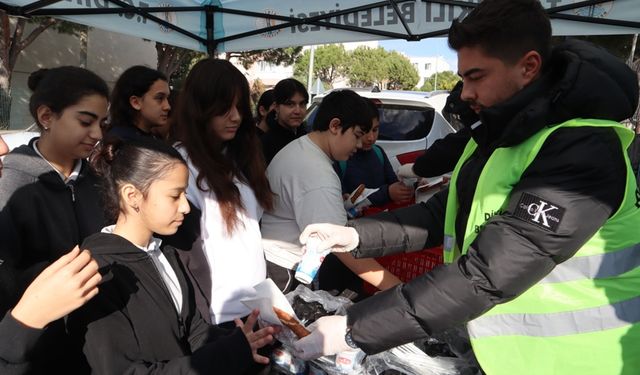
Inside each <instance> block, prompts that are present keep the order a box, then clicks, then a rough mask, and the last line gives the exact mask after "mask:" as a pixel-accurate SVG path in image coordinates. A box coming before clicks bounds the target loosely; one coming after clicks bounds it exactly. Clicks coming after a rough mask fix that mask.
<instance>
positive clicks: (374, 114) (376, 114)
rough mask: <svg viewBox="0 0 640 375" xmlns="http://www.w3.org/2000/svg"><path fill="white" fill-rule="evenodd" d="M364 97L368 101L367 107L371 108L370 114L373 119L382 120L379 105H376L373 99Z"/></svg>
mask: <svg viewBox="0 0 640 375" xmlns="http://www.w3.org/2000/svg"><path fill="white" fill-rule="evenodd" d="M363 99H364V100H365V102H366V103H367V108H369V115H370V116H371V120H373V119H376V120H380V112H378V106H377V105H376V103H375V102H374V101H373V100H371V99H367V98H363Z"/></svg>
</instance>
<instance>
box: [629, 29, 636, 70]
mask: <svg viewBox="0 0 640 375" xmlns="http://www.w3.org/2000/svg"><path fill="white" fill-rule="evenodd" d="M636 44H638V34H633V39H632V41H631V53H630V54H629V61H627V65H629V66H631V64H633V57H634V56H635V54H636Z"/></svg>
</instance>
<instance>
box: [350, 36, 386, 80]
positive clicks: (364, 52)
mask: <svg viewBox="0 0 640 375" xmlns="http://www.w3.org/2000/svg"><path fill="white" fill-rule="evenodd" d="M386 57H387V51H385V50H384V48H382V47H378V48H369V47H365V46H361V47H358V48H356V49H354V50H353V51H352V52H351V54H350V56H349V66H348V68H347V72H346V76H347V78H349V84H350V85H351V86H352V87H371V86H376V85H377V86H378V87H382V86H383V84H384V83H385V81H386V79H387V78H388V76H387V66H386Z"/></svg>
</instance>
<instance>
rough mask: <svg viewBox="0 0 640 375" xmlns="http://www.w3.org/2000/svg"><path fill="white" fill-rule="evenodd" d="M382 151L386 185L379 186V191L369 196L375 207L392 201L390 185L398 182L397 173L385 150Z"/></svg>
mask: <svg viewBox="0 0 640 375" xmlns="http://www.w3.org/2000/svg"><path fill="white" fill-rule="evenodd" d="M373 147H377V146H373ZM380 150H381V152H382V164H383V165H382V168H383V173H384V185H380V186H378V188H379V190H378V191H376V192H375V193H373V194H371V195H369V197H368V199H369V201H371V204H373V205H374V206H382V205H385V204H387V203H389V202H390V201H391V197H390V196H389V185H391V184H393V183H395V182H398V176H396V172H395V171H394V170H393V167H392V166H391V163H390V162H389V158H388V157H387V154H386V153H385V152H384V150H382V149H380ZM376 159H377V158H376ZM376 162H378V160H376Z"/></svg>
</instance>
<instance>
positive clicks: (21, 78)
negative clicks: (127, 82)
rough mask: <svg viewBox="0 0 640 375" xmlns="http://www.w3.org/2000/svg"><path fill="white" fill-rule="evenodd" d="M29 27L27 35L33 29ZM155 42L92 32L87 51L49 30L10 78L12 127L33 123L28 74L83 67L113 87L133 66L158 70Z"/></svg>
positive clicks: (24, 55) (24, 53) (74, 40)
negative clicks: (69, 67) (67, 66)
mask: <svg viewBox="0 0 640 375" xmlns="http://www.w3.org/2000/svg"><path fill="white" fill-rule="evenodd" d="M30 27H31V26H27V30H26V31H25V35H26V34H27V33H28V32H29V31H30V30H31V29H30ZM156 62H157V53H156V50H155V43H154V42H149V41H145V40H143V39H140V38H134V37H130V36H126V35H123V34H117V33H112V32H107V31H104V30H100V29H90V30H89V31H88V33H87V44H86V48H83V46H82V43H81V41H80V39H79V38H77V37H75V36H71V35H64V34H59V33H57V32H55V31H50V30H47V31H45V32H44V33H42V34H41V35H40V36H39V37H38V38H37V39H36V40H35V41H34V42H33V43H32V44H31V45H30V46H29V47H27V49H25V50H24V51H22V53H21V54H20V57H19V58H18V61H17V63H16V67H15V69H14V71H13V76H12V78H11V96H12V103H11V127H10V129H12V130H15V129H24V128H26V127H28V126H29V125H31V124H32V123H33V119H32V118H31V114H30V113H29V96H30V95H31V91H30V90H29V88H28V87H27V80H28V78H29V75H30V74H31V73H32V72H34V71H35V70H37V69H40V68H50V67H56V66H62V65H73V66H82V67H86V68H87V69H90V70H92V71H94V72H96V73H97V74H98V75H100V76H101V77H102V78H104V79H105V80H106V81H107V83H108V84H109V86H110V87H113V84H114V83H115V81H116V80H117V78H118V76H119V75H120V74H121V73H122V72H123V71H124V70H125V69H127V68H128V67H129V66H131V65H138V64H141V65H147V66H150V67H153V68H155V66H156Z"/></svg>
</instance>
